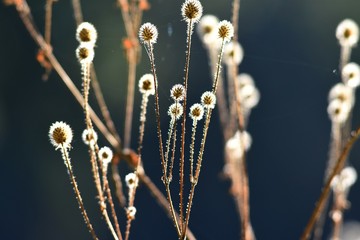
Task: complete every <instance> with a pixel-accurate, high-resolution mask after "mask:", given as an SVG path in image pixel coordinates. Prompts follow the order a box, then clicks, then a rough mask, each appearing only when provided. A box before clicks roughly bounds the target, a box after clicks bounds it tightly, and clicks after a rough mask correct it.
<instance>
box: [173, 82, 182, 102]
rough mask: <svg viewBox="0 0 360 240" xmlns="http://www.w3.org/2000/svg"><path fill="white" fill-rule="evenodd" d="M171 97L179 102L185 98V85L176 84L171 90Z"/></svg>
mask: <svg viewBox="0 0 360 240" xmlns="http://www.w3.org/2000/svg"><path fill="white" fill-rule="evenodd" d="M170 97H171V98H172V99H174V101H178V102H180V101H182V100H184V97H185V87H184V86H183V85H182V84H175V85H174V86H173V87H172V88H171V90H170Z"/></svg>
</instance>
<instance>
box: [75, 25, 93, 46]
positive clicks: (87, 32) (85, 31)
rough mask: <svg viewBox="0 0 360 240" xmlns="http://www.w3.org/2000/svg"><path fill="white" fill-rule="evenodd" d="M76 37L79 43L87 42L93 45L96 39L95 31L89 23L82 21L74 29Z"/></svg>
mask: <svg viewBox="0 0 360 240" xmlns="http://www.w3.org/2000/svg"><path fill="white" fill-rule="evenodd" d="M76 39H77V40H78V41H79V42H80V43H89V44H92V45H95V43H96V40H97V32H96V29H95V27H94V25H92V24H91V23H88V22H83V23H81V24H80V25H79V26H78V27H77V29H76Z"/></svg>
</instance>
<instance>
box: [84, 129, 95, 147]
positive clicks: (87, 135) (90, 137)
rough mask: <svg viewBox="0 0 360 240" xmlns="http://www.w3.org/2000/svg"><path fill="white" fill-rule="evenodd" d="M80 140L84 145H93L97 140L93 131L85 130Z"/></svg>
mask: <svg viewBox="0 0 360 240" xmlns="http://www.w3.org/2000/svg"><path fill="white" fill-rule="evenodd" d="M81 138H82V140H83V142H84V143H85V144H86V145H94V144H95V143H96V142H97V140H98V135H97V133H96V132H95V130H94V129H91V130H88V129H85V130H84V131H83V133H82V135H81Z"/></svg>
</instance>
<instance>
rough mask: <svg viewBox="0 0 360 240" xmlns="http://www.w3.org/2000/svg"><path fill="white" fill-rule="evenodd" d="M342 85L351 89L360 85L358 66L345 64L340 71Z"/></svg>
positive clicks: (359, 67)
mask: <svg viewBox="0 0 360 240" xmlns="http://www.w3.org/2000/svg"><path fill="white" fill-rule="evenodd" d="M341 75H342V79H343V81H344V83H345V84H346V85H347V86H349V87H351V88H356V87H358V86H359V85H360V66H359V65H358V64H356V63H354V62H351V63H348V64H346V65H345V66H344V67H343V69H342V71H341Z"/></svg>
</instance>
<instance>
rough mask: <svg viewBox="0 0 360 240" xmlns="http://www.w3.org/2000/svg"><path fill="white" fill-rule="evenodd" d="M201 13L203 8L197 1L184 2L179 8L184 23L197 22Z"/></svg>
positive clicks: (187, 0) (188, 0)
mask: <svg viewBox="0 0 360 240" xmlns="http://www.w3.org/2000/svg"><path fill="white" fill-rule="evenodd" d="M202 13H203V7H202V5H201V3H200V1H198V0H186V1H185V2H184V3H183V5H182V6H181V15H182V17H183V19H184V20H185V21H188V22H189V21H190V20H191V21H192V22H193V23H195V22H198V21H199V20H200V18H201V16H202Z"/></svg>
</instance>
